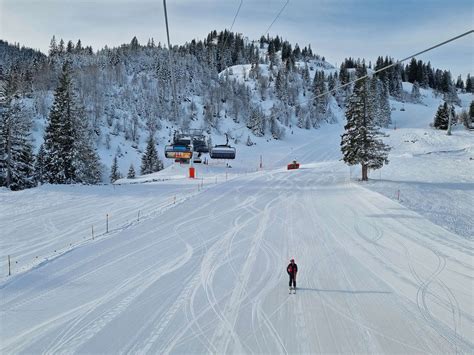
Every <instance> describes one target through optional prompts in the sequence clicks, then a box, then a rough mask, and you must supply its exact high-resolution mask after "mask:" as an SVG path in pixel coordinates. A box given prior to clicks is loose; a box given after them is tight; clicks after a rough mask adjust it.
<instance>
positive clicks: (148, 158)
mask: <svg viewBox="0 0 474 355" xmlns="http://www.w3.org/2000/svg"><path fill="white" fill-rule="evenodd" d="M162 169H163V163H162V162H161V160H160V158H159V157H158V153H157V151H156V147H155V139H154V138H153V135H150V136H149V137H148V142H147V146H146V151H145V154H143V157H142V166H141V168H140V173H141V174H142V175H145V174H151V173H154V172H157V171H160V170H162Z"/></svg>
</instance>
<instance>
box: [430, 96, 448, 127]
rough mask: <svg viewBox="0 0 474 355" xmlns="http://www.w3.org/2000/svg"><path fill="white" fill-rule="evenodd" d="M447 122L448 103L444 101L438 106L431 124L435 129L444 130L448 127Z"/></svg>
mask: <svg viewBox="0 0 474 355" xmlns="http://www.w3.org/2000/svg"><path fill="white" fill-rule="evenodd" d="M448 124H449V107H448V103H447V102H444V103H443V104H441V105H439V106H438V111H436V115H435V117H434V124H433V126H434V127H435V128H437V129H443V130H446V129H448Z"/></svg>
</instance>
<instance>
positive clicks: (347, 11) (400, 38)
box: [0, 0, 474, 76]
mask: <svg viewBox="0 0 474 355" xmlns="http://www.w3.org/2000/svg"><path fill="white" fill-rule="evenodd" d="M240 1H241V0H200V1H198V0H168V1H167V7H168V17H169V24H170V37H171V42H172V44H182V43H185V42H187V41H190V40H191V39H193V38H198V39H203V38H204V37H205V36H206V34H207V33H209V32H210V31H211V30H213V29H217V30H222V29H224V28H230V26H231V24H232V20H233V19H234V15H235V13H236V11H237V8H238V7H239V4H240ZM242 1H243V3H242V7H241V10H240V13H239V16H238V17H237V19H236V22H235V25H234V27H233V30H234V31H237V32H240V33H242V34H244V36H247V37H249V38H250V39H258V38H260V36H261V35H262V34H264V33H265V31H266V30H267V28H268V27H269V26H270V24H271V22H272V21H273V20H274V19H275V16H276V15H277V14H278V12H279V11H280V9H281V8H282V7H283V5H284V4H285V2H286V0H242ZM473 3H474V2H473V1H469V0H451V1H448V0H290V1H289V3H288V5H287V6H286V8H285V9H284V11H283V12H282V14H281V16H280V17H279V18H278V19H277V21H276V22H275V23H274V24H273V26H272V28H271V29H270V35H276V34H278V35H280V36H282V37H283V38H285V39H287V40H289V41H290V42H291V43H292V44H294V43H298V44H299V45H300V46H304V45H307V44H311V47H312V48H313V51H314V52H315V53H318V54H321V55H323V56H325V57H326V59H327V60H328V61H329V62H331V63H333V64H337V65H339V64H340V63H341V61H342V60H343V59H344V58H345V57H349V56H352V57H356V58H357V57H361V58H366V59H367V60H372V61H374V60H375V58H376V57H377V56H378V55H390V56H393V57H395V58H397V59H400V58H403V57H406V56H408V55H410V54H413V53H416V52H418V51H420V50H422V49H425V48H427V47H430V46H432V45H434V44H436V43H438V42H441V41H444V40H446V39H448V38H450V37H453V36H455V35H458V34H460V33H463V32H466V31H468V30H471V29H473V28H474V25H473V24H474V5H473ZM53 34H54V35H56V38H58V39H59V38H64V40H65V41H66V42H67V40H69V39H71V40H73V42H76V41H77V39H79V38H80V39H81V41H82V43H83V44H84V45H92V47H93V48H94V50H96V49H98V48H102V47H103V46H104V45H109V46H114V45H119V44H122V43H126V42H127V43H128V42H130V40H131V39H132V37H133V36H137V38H138V40H139V41H140V42H141V43H146V42H147V40H148V38H150V37H154V39H155V41H156V42H158V41H161V42H165V41H166V30H165V26H164V15H163V1H162V0H0V39H4V40H7V41H9V42H19V43H20V44H22V45H25V46H28V47H33V48H36V49H40V50H42V51H43V52H45V53H46V52H47V49H48V46H49V42H50V39H51V37H52V36H53ZM419 59H423V60H426V61H428V60H430V61H431V63H432V64H433V65H434V66H435V67H439V68H441V69H450V70H451V71H452V73H453V74H454V75H457V74H463V76H465V75H466V74H467V73H471V74H474V64H473V63H474V35H472V34H471V35H469V36H467V37H464V38H462V39H460V40H458V41H456V42H453V43H450V44H448V45H446V46H444V47H442V48H439V49H436V50H434V51H432V52H430V53H427V54H425V55H423V56H421V57H420V58H419Z"/></svg>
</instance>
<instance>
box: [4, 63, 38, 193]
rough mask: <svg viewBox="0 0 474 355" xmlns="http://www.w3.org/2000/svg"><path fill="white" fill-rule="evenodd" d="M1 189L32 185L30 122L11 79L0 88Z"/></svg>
mask: <svg viewBox="0 0 474 355" xmlns="http://www.w3.org/2000/svg"><path fill="white" fill-rule="evenodd" d="M0 91H1V92H0V186H6V187H8V188H10V189H12V190H22V189H25V188H30V187H33V186H34V185H35V182H34V171H33V166H34V156H33V148H32V144H31V141H30V131H31V121H30V118H29V117H27V116H26V115H25V114H24V112H23V110H22V105H21V104H20V101H19V97H18V96H17V95H16V92H17V83H16V81H15V80H14V75H13V73H12V72H9V73H8V74H7V75H6V80H5V83H4V85H2V87H1V88H0Z"/></svg>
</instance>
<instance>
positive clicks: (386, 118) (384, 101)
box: [378, 80, 392, 127]
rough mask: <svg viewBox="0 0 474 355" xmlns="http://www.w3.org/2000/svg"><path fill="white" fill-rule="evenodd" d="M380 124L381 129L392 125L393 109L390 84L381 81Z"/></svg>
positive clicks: (379, 91)
mask: <svg viewBox="0 0 474 355" xmlns="http://www.w3.org/2000/svg"><path fill="white" fill-rule="evenodd" d="M378 94H379V99H378V101H379V105H380V106H379V110H380V111H379V120H380V121H379V122H380V126H381V127H388V125H389V124H390V123H392V109H391V108H390V96H389V90H388V84H387V83H386V82H383V81H381V80H379V90H378Z"/></svg>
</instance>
